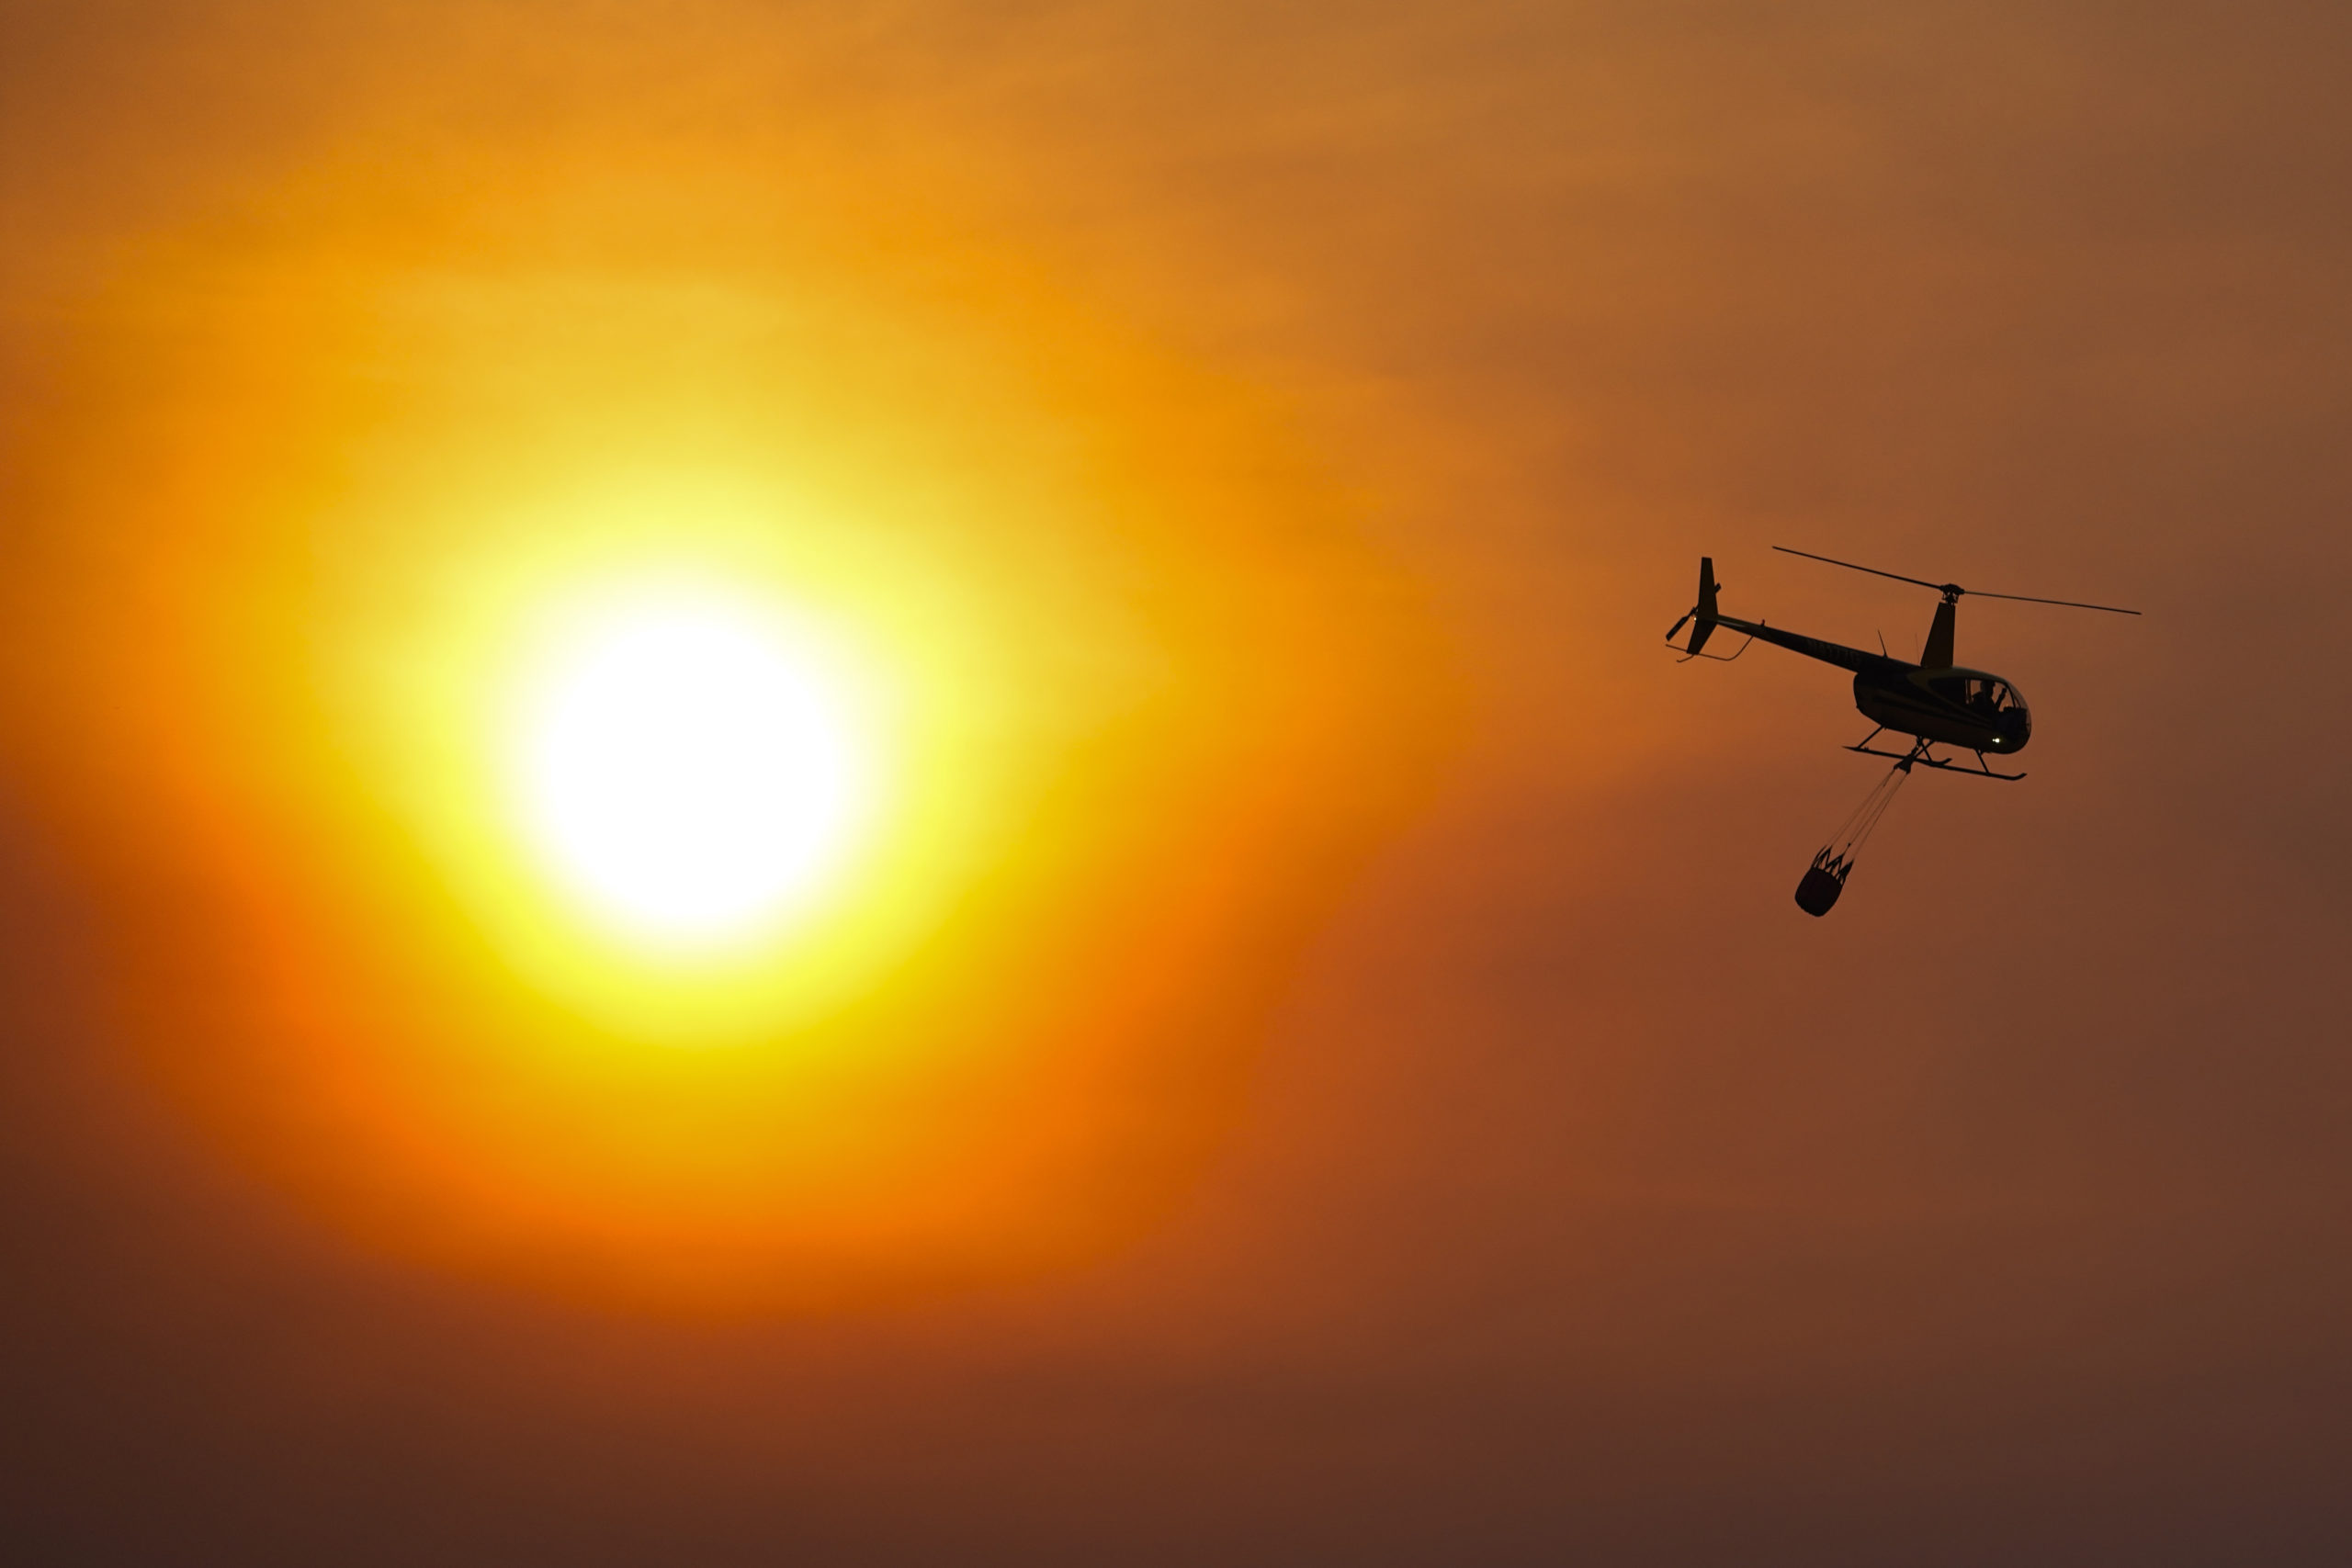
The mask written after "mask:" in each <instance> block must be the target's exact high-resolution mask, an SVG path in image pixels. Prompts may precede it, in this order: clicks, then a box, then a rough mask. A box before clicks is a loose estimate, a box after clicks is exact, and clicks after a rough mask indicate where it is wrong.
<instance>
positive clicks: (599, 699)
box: [512, 590, 873, 948]
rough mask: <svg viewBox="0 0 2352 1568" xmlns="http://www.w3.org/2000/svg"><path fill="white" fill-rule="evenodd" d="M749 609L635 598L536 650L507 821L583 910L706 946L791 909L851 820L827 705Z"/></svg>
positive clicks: (815, 889) (638, 932) (830, 699)
mask: <svg viewBox="0 0 2352 1568" xmlns="http://www.w3.org/2000/svg"><path fill="white" fill-rule="evenodd" d="M764 611H765V607H764V606H761V605H757V604H753V603H751V602H750V601H748V600H745V599H741V598H736V597H732V596H725V595H721V594H720V593H718V592H711V591H692V590H688V591H683V592H669V593H666V594H661V595H650V594H649V595H645V596H642V597H640V598H639V599H638V600H637V601H636V602H633V603H629V604H624V605H622V606H619V607H617V608H616V609H613V610H611V611H608V612H606V613H605V614H603V615H600V616H598V617H597V618H596V619H594V621H593V622H591V624H589V625H587V626H582V627H581V628H579V629H578V630H577V631H576V632H575V633H574V634H573V635H571V637H567V638H565V639H564V640H563V641H562V643H561V645H560V646H559V647H558V648H556V649H553V650H551V653H550V656H549V657H548V659H547V660H546V661H545V664H544V666H543V668H541V669H540V670H538V671H535V672H534V678H533V679H532V680H531V682H529V685H528V688H527V690H526V695H525V702H524V705H523V707H524V711H523V713H522V714H521V715H520V716H519V722H518V725H517V728H518V733H517V735H516V736H515V755H514V758H513V760H512V766H513V769H514V773H515V779H514V787H515V794H516V796H517V800H516V806H517V808H518V811H519V814H520V816H521V818H522V824H521V825H522V828H523V829H524V831H525V833H526V835H527V837H528V839H529V840H530V841H531V843H532V844H533V846H534V848H535V849H536V850H537V852H538V854H539V856H540V858H541V860H542V862H543V863H544V864H545V866H546V867H547V869H548V872H549V873H550V874H552V875H553V876H554V877H555V878H556V879H557V880H558V881H559V882H560V883H561V884H562V885H563V886H565V887H566V888H567V889H568V890H569V891H570V892H571V893H572V894H573V895H574V896H576V897H579V898H580V899H582V901H583V902H584V903H585V904H586V905H587V906H588V907H589V908H592V909H593V910H594V912H595V914H596V916H597V917H598V918H599V919H604V920H605V921H607V922H609V923H611V924H612V925H614V926H615V927H616V928H618V929H619V930H621V931H624V932H625V933H627V934H628V935H629V936H631V937H633V938H635V939H638V940H640V941H644V942H650V943H653V944H657V945H662V946H690V947H696V948H700V947H707V946H710V945H713V944H717V943H720V942H727V941H729V940H730V939H738V940H740V939H741V938H742V937H743V936H744V935H745V934H746V933H749V932H755V931H764V930H767V929H770V928H772V927H773V926H775V924H776V923H777V922H778V921H779V920H782V919H788V918H789V917H790V916H792V915H793V914H795V913H797V912H801V911H804V910H806V909H807V908H809V905H810V904H812V903H813V902H815V901H817V900H818V899H819V898H820V897H821V896H822V895H823V893H824V892H825V891H826V889H827V886H828V885H829V884H831V882H833V881H834V880H835V879H836V878H837V877H838V876H839V875H840V874H841V873H842V868H843V864H844V863H845V862H846V861H847V860H848V859H849V858H850V857H851V855H852V853H853V852H854V849H855V847H856V840H857V838H858V836H859V834H860V832H861V830H862V829H864V828H865V826H866V819H867V817H868V814H869V812H868V808H869V807H870V805H871V791H872V784H873V781H872V779H871V776H870V773H871V767H872V762H871V760H870V759H869V758H868V757H867V756H865V754H864V753H863V751H862V750H861V748H860V747H859V745H858V743H857V740H856V738H855V734H854V728H853V725H852V722H851V717H850V716H849V715H848V714H846V713H845V712H844V711H843V697H842V694H841V693H840V692H838V691H836V690H833V689H831V688H830V687H829V685H828V683H827V682H826V680H825V676H824V673H823V671H822V670H821V669H820V667H819V665H818V662H817V660H815V659H813V658H812V657H811V656H810V655H809V652H808V651H807V650H805V649H797V648H795V647H794V646H793V640H794V639H793V638H792V637H791V635H790V631H789V628H788V627H787V626H785V625H784V624H783V623H782V622H781V619H780V617H778V616H777V615H775V614H773V613H763V612H764Z"/></svg>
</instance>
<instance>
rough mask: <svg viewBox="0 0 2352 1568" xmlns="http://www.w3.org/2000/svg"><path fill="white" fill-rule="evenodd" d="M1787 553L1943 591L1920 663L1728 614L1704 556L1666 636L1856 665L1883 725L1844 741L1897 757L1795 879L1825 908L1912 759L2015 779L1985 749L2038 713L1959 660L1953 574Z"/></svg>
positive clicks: (2076, 603)
mask: <svg viewBox="0 0 2352 1568" xmlns="http://www.w3.org/2000/svg"><path fill="white" fill-rule="evenodd" d="M1773 548H1774V549H1776V550H1778V551H1780V552H1781V554H1782V555H1791V556H1802V557H1804V558H1805V559H1806V560H1816V561H1821V562H1823V563H1825V564H1826V565H1829V566H1841V567H1844V568H1846V569H1847V570H1849V571H1866V572H1868V573H1870V574H1871V576H1873V577H1887V578H1893V579H1894V581H1897V582H1908V583H1912V584H1915V585H1916V586H1917V587H1920V588H1929V589H1933V590H1934V591H1935V592H1939V593H1940V594H1942V595H1943V600H1942V603H1940V604H1938V605H1937V606H1936V615H1935V619H1934V620H1933V621H1932V622H1930V623H1929V624H1928V640H1927V642H1926V644H1925V645H1924V646H1923V647H1922V649H1920V653H1919V661H1918V662H1917V664H1913V663H1910V662H1909V661H1907V660H1901V659H1896V658H1894V657H1892V656H1891V655H1889V654H1888V653H1887V652H1886V651H1885V649H1884V646H1883V641H1884V639H1881V648H1880V650H1879V651H1878V652H1876V653H1872V652H1870V651H1869V650H1868V649H1860V648H1848V647H1847V646H1846V645H1845V644H1843V643H1836V642H1827V641H1825V640H1823V639H1822V638H1820V637H1805V636H1804V635H1803V634H1801V633H1797V632H1791V631H1783V630H1781V628H1780V627H1778V626H1767V625H1765V624H1764V623H1763V622H1761V621H1746V620H1741V619H1739V618H1737V617H1736V616H1732V615H1724V614H1723V613H1722V611H1721V610H1720V609H1719V608H1717V604H1716V598H1717V595H1718V594H1719V593H1720V592H1722V590H1723V584H1721V583H1719V582H1717V581H1715V562H1714V558H1713V557H1712V556H1702V557H1700V558H1699V602H1698V604H1695V605H1693V606H1691V610H1690V611H1689V613H1687V614H1686V615H1683V617H1682V618H1681V619H1680V620H1679V621H1677V622H1675V623H1674V626H1672V628H1671V629H1669V630H1668V632H1667V634H1666V641H1667V646H1668V648H1675V643H1674V639H1675V637H1677V636H1678V635H1679V633H1680V632H1681V630H1682V628H1683V627H1684V626H1690V627H1691V640H1690V642H1689V643H1687V644H1685V645H1684V646H1682V647H1680V648H1675V651H1676V652H1678V653H1679V654H1681V655H1682V658H1683V661H1684V662H1685V663H1688V662H1689V661H1690V660H1693V659H1713V660H1720V661H1722V662H1724V663H1729V662H1730V661H1731V660H1735V659H1737V658H1738V657H1739V655H1740V654H1741V653H1745V652H1747V647H1748V643H1742V644H1741V645H1740V647H1739V652H1738V653H1733V654H1730V655H1728V656H1725V655H1722V654H1713V653H1705V652H1702V649H1704V648H1705V647H1706V645H1707V639H1708V638H1709V637H1712V636H1713V635H1714V630H1715V628H1716V627H1717V626H1723V627H1725V628H1726V629H1728V630H1730V631H1733V632H1736V633H1739V634H1741V635H1742V636H1745V637H1747V639H1748V642H1755V641H1758V640H1759V639H1760V640H1762V641H1764V642H1769V643H1772V644H1774V645H1775V646H1777V647H1781V648H1785V649H1789V650H1790V651H1791V652H1792V653H1801V654H1803V655H1804V656H1805V657H1806V658H1807V659H1817V660H1821V661H1822V662H1823V663H1825V664H1835V665H1837V666H1838V667H1839V668H1840V669H1844V670H1850V671H1853V672H1854V705H1855V706H1856V707H1857V708H1859V709H1860V710H1861V714H1862V716H1863V717H1864V718H1867V719H1869V720H1870V721H1871V723H1872V724H1874V725H1876V726H1877V727H1878V728H1875V729H1873V730H1871V732H1870V733H1869V734H1868V735H1866V736H1864V737H1863V738H1862V740H1861V743H1860V745H1856V746H1849V747H1847V748H1846V750H1849V751H1859V752H1860V753H1862V754H1863V755H1865V756H1870V757H1890V758H1893V759H1894V769H1893V770H1892V771H1891V772H1890V773H1889V774H1888V776H1887V778H1886V780H1885V781H1884V782H1883V783H1882V784H1880V786H1879V788H1878V789H1877V790H1876V791H1874V792H1872V795H1871V797H1870V798H1869V799H1866V800H1865V801H1864V802H1863V803H1862V805H1861V806H1860V807H1857V808H1856V810H1855V812H1854V815H1853V816H1851V817H1849V818H1847V822H1846V824H1845V826H1844V827H1843V828H1841V829H1840V833H1841V834H1842V835H1843V842H1842V847H1840V840H1839V839H1838V838H1833V839H1832V840H1831V842H1830V843H1829V844H1826V845H1824V846H1823V848H1822V851H1821V852H1820V853H1819V854H1817V855H1815V857H1814V865H1813V869H1812V870H1811V871H1809V872H1807V873H1806V874H1805V880H1804V883H1803V884H1801V885H1800V886H1798V889H1797V903H1798V904H1799V906H1800V907H1802V908H1804V910H1805V912H1806V913H1808V914H1813V915H1822V914H1826V913H1827V912H1828V909H1829V906H1830V905H1831V904H1833V903H1835V902H1837V898H1838V892H1839V891H1840V890H1842V889H1843V888H1844V886H1845V883H1846V876H1847V874H1848V873H1849V872H1850V871H1851V870H1852V869H1853V862H1854V856H1855V855H1856V854H1857V853H1858V852H1860V848H1861V840H1863V839H1866V838H1867V837H1868V836H1869V834H1870V831H1871V829H1873V828H1875V827H1876V826H1877V824H1878V818H1879V817H1880V816H1881V815H1882V814H1883V813H1884V811H1885V809H1886V807H1887V804H1888V803H1889V802H1890V801H1892V799H1893V798H1894V789H1895V788H1896V786H1898V785H1899V784H1901V783H1902V781H1903V779H1904V778H1905V776H1907V775H1908V774H1909V773H1910V772H1911V770H1912V769H1913V768H1914V767H1928V768H1934V769H1937V770H1939V771H1942V772H1950V773H1962V774H1966V775H1968V776H1970V777H1973V778H1988V779H1999V780H2002V781H2004V782H2006V783H2010V784H2014V783H2016V782H2017V781H2018V780H2019V779H2022V778H2024V777H2025V775H2024V774H2023V773H1998V772H1996V771H1995V770H1994V769H1993V767H1992V766H1991V765H1990V764H1989V763H1987V762H1986V761H1985V755H1986V753H1988V752H1991V753H1995V754H1997V755H1999V756H2002V757H2010V756H2014V755H2016V754H2017V753H2018V752H2019V751H2022V750H2025V747H2026V743H2027V742H2028V741H2029V740H2030V739H2033V713H2032V710H2031V709H2030V708H2029V707H2028V706H2027V705H2026V701H2025V696H2024V694H2022V693H2020V692H2019V691H2018V688H2017V685H2016V683H2015V682H2011V681H2008V680H2006V679H2004V678H2003V677H2001V676H1999V675H1996V674H1995V673H1993V672H1992V671H1989V670H1971V669H1968V668H1965V667H1963V666H1962V665H1959V664H1955V663H1954V662H1953V661H1952V641H1953V635H1954V630H1955V627H1956V625H1957V622H1958V612H1957V606H1958V605H1959V604H1960V600H1961V596H1962V594H1964V593H1967V592H1971V590H1969V589H1965V588H1962V587H1961V586H1960V584H1958V583H1956V582H1929V581H1927V580H1926V579H1924V578H1917V577H1905V576H1904V575H1903V574H1902V573H1900V572H1894V571H1881V570H1878V568H1876V567H1871V566H1858V565H1856V564H1855V563H1854V562H1852V561H1844V560H1836V559H1833V558H1830V557H1828V556H1817V555H1815V554H1813V553H1812V552H1811V551H1809V550H1792V549H1791V548H1789V547H1787V546H1786V545H1774V546H1773ZM1974 592H1976V595H1977V597H1979V598H1981V599H2010V600H2016V601H2018V602H2019V603H2021V604H2056V605H2061V606H2064V608H2067V609H2072V610H2101V611H2105V612H2107V613H2108V614H2109V615H2138V614H2139V613H2140V612H2139V611H2137V610H2126V609H2122V608H2120V606H2117V605H2114V604H2085V603H2084V602H2082V601H2081V600H2078V599H2038V598H2034V597H2032V596H2030V595H2029V594H2024V593H1987V592H1984V591H1983V590H1981V589H1980V590H1975V591H1974ZM1889 730H1892V731H1894V733H1895V734H1897V735H1905V736H1909V737H1910V738H1911V746H1910V749H1909V750H1905V751H1883V750H1877V749H1875V748H1873V747H1872V746H1871V741H1873V740H1876V739H1878V738H1879V737H1880V736H1881V735H1883V734H1885V733H1887V732H1888V731H1889ZM1937 746H1950V747H1956V748H1960V749H1962V750H1968V751H1972V752H1973V753H1974V754H1975V757H1976V765H1975V766H1974V767H1973V768H1971V767H1968V766H1966V765H1965V764H1964V763H1962V762H1961V761H1957V760H1955V759H1952V758H1947V757H1939V756H1937V755H1936V753H1935V750H1934V749H1935V748H1936V747H1937Z"/></svg>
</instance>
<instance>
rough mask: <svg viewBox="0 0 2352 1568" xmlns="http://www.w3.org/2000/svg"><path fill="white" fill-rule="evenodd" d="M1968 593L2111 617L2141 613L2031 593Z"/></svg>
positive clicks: (1975, 596) (1980, 597)
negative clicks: (2103, 613)
mask: <svg viewBox="0 0 2352 1568" xmlns="http://www.w3.org/2000/svg"><path fill="white" fill-rule="evenodd" d="M1968 592H1969V593H1970V594H1971V595H1972V596H1973V597H1974V598H1978V599H2015V600H2017V601H2018V603H2019V604H2064V605H2065V606H2066V608H2068V609H2069V610H2105V611H2106V612H2107V613H2108V614H2109V615H2138V614H2139V613H2140V612H2139V611H2137V610H2126V609H2122V608H2120V607H2119V606H2117V605H2114V604H2084V603H2083V602H2082V601H2081V600H2080V599H2036V598H2035V597H2033V595H2031V594H2030V593H1983V592H1978V591H1977V590H1975V589H1973V588H1972V589H1969V590H1968Z"/></svg>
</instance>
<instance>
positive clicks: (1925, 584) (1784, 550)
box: [1773, 545, 1951, 593]
mask: <svg viewBox="0 0 2352 1568" xmlns="http://www.w3.org/2000/svg"><path fill="white" fill-rule="evenodd" d="M1773 548H1774V549H1776V550H1778V551H1780V552H1781V554H1782V555H1784V556H1803V557H1804V558H1805V559H1807V560H1817V561H1826V562H1828V564H1829V565H1831V566H1842V567H1844V568H1845V569H1846V570H1848V571H1867V572H1869V573H1870V574H1871V576H1872V577H1891V578H1893V579H1894V581H1897V582H1916V583H1917V584H1918V585H1919V586H1920V587H1922V588H1932V589H1934V590H1935V591H1936V592H1939V593H1943V592H1950V591H1951V583H1949V582H1929V581H1928V580H1927V579H1925V578H1922V577H1905V576H1904V575H1903V574H1902V573H1901V572H1899V571H1881V570H1879V569H1878V568H1876V567H1874V566H1856V565H1855V564H1854V563H1853V562H1852V561H1849V560H1835V559H1832V558H1830V557H1828V556H1817V555H1815V554H1814V553H1813V552H1812V551H1811V550H1792V549H1791V548H1789V547H1788V546H1786V545H1774V546H1773Z"/></svg>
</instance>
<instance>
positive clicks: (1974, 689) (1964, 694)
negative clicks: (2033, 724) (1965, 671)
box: [1928, 675, 2025, 722]
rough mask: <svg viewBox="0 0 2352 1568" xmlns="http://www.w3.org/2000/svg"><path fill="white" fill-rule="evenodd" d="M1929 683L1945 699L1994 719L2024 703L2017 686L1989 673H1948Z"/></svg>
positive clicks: (1988, 719)
mask: <svg viewBox="0 0 2352 1568" xmlns="http://www.w3.org/2000/svg"><path fill="white" fill-rule="evenodd" d="M1928 687H1929V689H1930V690H1932V691H1933V692H1934V693H1935V694H1936V695H1938V696H1939V697H1941V698H1943V699H1944V701H1946V702H1948V703H1957V704H1959V705H1961V706H1962V707H1964V708H1966V709H1968V710H1969V711H1970V712H1971V713H1973V714H1976V715H1979V716H1982V717H1984V718H1985V719H1986V720H1987V721H1991V722H1997V721H1998V720H1999V719H2001V718H2002V717H2003V716H2007V715H2009V714H2012V713H2018V712H2021V711H2023V709H2024V707H2025V699H2024V698H2023V697H2020V696H2018V694H2017V689H2016V688H2015V687H2013V686H2011V685H2010V684H2009V683H2008V682H2007V681H1996V680H1995V679H1994V678H1993V677H1992V676H1990V675H1948V676H1946V677H1945V678H1944V679H1942V680H1940V681H1930V682H1928Z"/></svg>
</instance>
